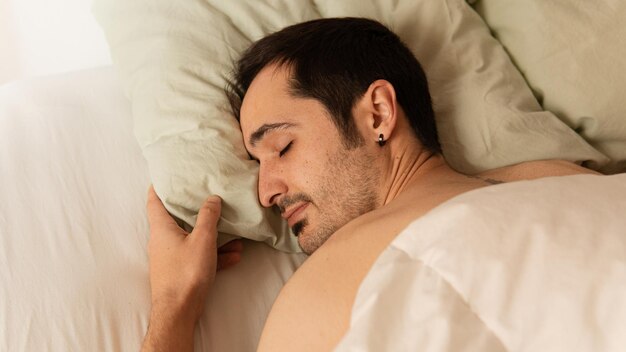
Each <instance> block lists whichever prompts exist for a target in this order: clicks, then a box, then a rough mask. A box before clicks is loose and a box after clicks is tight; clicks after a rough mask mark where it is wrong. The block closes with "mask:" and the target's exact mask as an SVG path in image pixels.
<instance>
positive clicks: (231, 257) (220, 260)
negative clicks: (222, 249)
mask: <svg viewBox="0 0 626 352" xmlns="http://www.w3.org/2000/svg"><path fill="white" fill-rule="evenodd" d="M240 261H241V253H239V252H228V253H224V254H220V255H219V256H218V257H217V270H218V271H219V270H224V269H228V268H230V267H231V266H233V265H235V264H237V263H239V262H240Z"/></svg>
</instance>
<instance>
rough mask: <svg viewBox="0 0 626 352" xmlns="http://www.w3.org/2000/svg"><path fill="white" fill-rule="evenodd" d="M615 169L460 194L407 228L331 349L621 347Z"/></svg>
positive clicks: (621, 228) (623, 249)
mask: <svg viewBox="0 0 626 352" xmlns="http://www.w3.org/2000/svg"><path fill="white" fill-rule="evenodd" d="M625 214H626V175H625V174H621V175H615V176H589V175H577V176H567V177H552V178H545V179H540V180H535V181H524V182H515V183H510V184H502V185H497V186H490V187H486V188H483V189H479V190H475V191H472V192H469V193H466V194H463V195H460V196H458V197H456V198H454V199H452V200H450V201H448V202H446V203H444V204H442V205H440V206H439V207H437V208H435V209H434V210H432V211H431V212H430V213H428V214H427V215H425V216H424V217H422V218H420V219H418V220H416V221H415V222H413V223H412V224H411V225H409V226H408V227H407V229H405V230H404V231H403V232H402V233H401V234H400V235H398V237H397V238H396V239H395V240H394V241H393V242H392V243H391V245H390V246H389V247H388V248H387V249H386V250H385V251H384V252H383V253H382V254H381V256H380V257H379V258H378V260H377V261H376V263H375V264H374V265H373V267H372V269H371V271H370V272H369V273H368V275H367V276H366V278H365V280H364V281H363V283H362V284H361V286H360V288H359V291H358V293H357V297H356V301H355V303H354V306H353V309H352V317H351V324H350V329H349V331H348V333H347V334H346V336H345V337H344V338H343V340H342V342H341V343H340V345H339V346H338V348H337V351H425V352H427V351H439V352H440V351H616V352H617V351H623V350H624V346H626V334H625V333H624V332H625V331H626V330H625V327H626V216H624V215H625Z"/></svg>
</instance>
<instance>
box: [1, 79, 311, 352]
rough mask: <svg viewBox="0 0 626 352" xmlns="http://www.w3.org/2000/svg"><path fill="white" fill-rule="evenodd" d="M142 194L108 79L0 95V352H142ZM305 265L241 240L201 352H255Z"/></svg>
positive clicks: (144, 183)
mask: <svg viewBox="0 0 626 352" xmlns="http://www.w3.org/2000/svg"><path fill="white" fill-rule="evenodd" d="M149 184H150V181H149V176H148V167H147V165H146V162H145V160H144V159H143V157H142V155H141V149H140V148H139V146H138V145H137V142H136V140H135V139H134V136H133V132H132V118H131V114H130V104H129V102H128V101H127V100H126V98H125V97H124V96H123V94H122V92H121V88H120V86H119V81H118V79H117V74H116V73H115V71H114V70H113V69H112V68H110V67H109V68H101V69H94V70H87V71H80V72H76V73H69V74H64V75H60V76H54V77H47V78H38V79H33V80H29V81H23V82H16V83H13V84H9V85H6V86H3V87H0V297H2V299H0V351H11V352H13V351H15V352H19V351H59V352H65V351H111V352H118V351H139V347H140V345H141V341H142V339H143V336H144V334H145V332H146V329H147V326H148V319H149V316H150V282H149V275H148V256H147V242H148V237H149V231H148V223H147V218H146V212H145V206H146V195H147V190H148V186H149ZM303 260H304V255H302V254H287V253H283V252H279V251H276V250H274V249H272V248H271V247H269V246H267V245H265V244H263V243H255V242H251V241H246V242H245V243H244V252H243V255H242V262H241V263H239V264H238V265H236V266H234V267H233V268H230V269H228V270H225V271H222V272H220V273H218V274H217V277H216V281H215V286H214V288H213V290H212V292H211V294H210V296H209V297H208V300H207V303H206V307H207V309H206V311H205V312H204V315H203V316H202V318H201V320H200V322H199V325H198V327H197V328H196V332H195V343H196V348H197V350H199V351H201V350H208V351H238V352H247V351H253V350H255V349H256V346H257V344H258V341H259V338H260V336H261V331H262V328H263V325H264V323H265V319H266V317H267V314H268V313H269V310H270V308H271V306H272V304H273V302H274V299H275V298H276V296H277V295H278V292H279V291H280V289H281V288H282V286H283V285H284V283H285V282H286V281H287V279H288V278H289V277H290V276H291V274H292V273H293V272H294V271H295V269H296V268H297V267H298V266H299V265H300V263H301V262H302V261H303Z"/></svg>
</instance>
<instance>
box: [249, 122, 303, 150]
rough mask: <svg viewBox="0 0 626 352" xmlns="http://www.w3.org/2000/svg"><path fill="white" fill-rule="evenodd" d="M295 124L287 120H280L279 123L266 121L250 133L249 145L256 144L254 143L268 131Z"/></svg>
mask: <svg viewBox="0 0 626 352" xmlns="http://www.w3.org/2000/svg"><path fill="white" fill-rule="evenodd" d="M293 126H295V125H294V124H293V123H289V122H280V123H266V124H263V125H262V126H261V127H259V128H257V130H256V131H254V132H253V133H252V134H251V135H250V139H249V142H250V145H251V146H253V147H254V146H256V144H257V143H258V142H259V141H260V140H261V139H263V137H265V135H266V134H267V133H269V132H273V131H276V130H282V129H286V128H290V127H293Z"/></svg>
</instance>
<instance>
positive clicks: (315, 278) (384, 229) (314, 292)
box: [259, 188, 468, 351]
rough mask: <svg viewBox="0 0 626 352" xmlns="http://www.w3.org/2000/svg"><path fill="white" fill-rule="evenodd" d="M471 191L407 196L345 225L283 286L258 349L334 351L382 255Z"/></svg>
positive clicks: (452, 189)
mask: <svg viewBox="0 0 626 352" xmlns="http://www.w3.org/2000/svg"><path fill="white" fill-rule="evenodd" d="M467 190H468V189H465V188H464V189H454V188H450V189H448V190H446V191H445V192H444V191H441V192H429V193H427V194H421V193H420V194H416V193H411V192H408V193H407V194H405V195H404V196H403V197H401V199H399V200H398V201H397V202H394V203H390V204H388V205H386V206H384V207H381V208H379V209H376V210H374V211H372V212H370V213H367V214H364V215H362V216H360V217H359V218H356V219H354V220H353V221H351V222H350V223H348V224H347V225H345V226H344V227H342V228H341V229H340V230H339V231H337V232H336V233H335V234H333V236H332V237H331V238H330V239H329V240H328V241H326V243H324V245H322V246H321V247H320V248H319V249H318V250H317V251H315V253H313V254H312V255H311V256H310V257H309V258H308V259H307V260H306V261H305V263H304V264H303V265H302V266H301V267H300V268H299V269H298V271H297V272H296V273H295V274H294V275H293V276H292V277H291V279H290V280H289V282H287V284H286V285H285V286H284V287H283V289H282V290H281V292H280V294H279V296H278V298H277V299H276V301H275V303H274V306H273V307H272V310H271V312H270V315H269V316H268V319H267V322H266V324H265V328H264V330H263V334H262V336H261V341H260V343H259V351H283V350H284V351H327V350H332V349H333V348H334V347H335V346H336V345H337V343H339V341H340V340H341V338H342V337H343V335H344V334H345V333H346V331H347V330H348V328H349V324H350V316H351V311H352V305H353V303H354V299H355V297H356V293H357V291H358V288H359V286H360V284H361V282H362V281H363V279H364V278H365V276H366V275H367V273H368V272H369V270H370V268H371V267H372V265H373V264H374V262H375V261H376V259H377V258H378V256H379V255H380V253H382V251H383V250H384V249H385V248H386V247H387V246H388V245H389V243H390V242H391V241H393V239H394V238H395V237H396V236H397V235H398V234H399V233H400V232H401V231H402V230H403V229H404V228H406V227H407V226H408V225H409V224H410V223H411V222H412V221H413V220H415V219H416V218H418V217H420V216H422V215H423V214H424V213H426V212H427V211H429V210H430V209H432V208H434V207H435V206H437V205H438V204H440V203H442V202H444V201H445V200H447V199H449V198H451V197H453V196H454V195H456V194H458V193H462V192H463V191H467ZM399 198H400V197H399ZM416 199H419V200H420V201H419V202H418V201H416Z"/></svg>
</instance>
